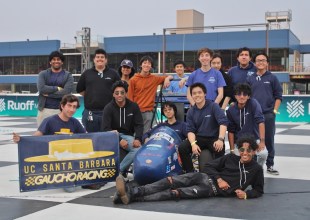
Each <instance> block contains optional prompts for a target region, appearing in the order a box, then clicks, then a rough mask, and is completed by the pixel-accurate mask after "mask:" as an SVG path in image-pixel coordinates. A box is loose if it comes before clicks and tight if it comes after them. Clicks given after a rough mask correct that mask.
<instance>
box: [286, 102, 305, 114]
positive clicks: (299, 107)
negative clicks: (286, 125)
mask: <svg viewBox="0 0 310 220" xmlns="http://www.w3.org/2000/svg"><path fill="white" fill-rule="evenodd" d="M286 104H287V113H288V114H289V115H288V117H290V118H298V117H299V116H304V115H305V114H304V109H305V107H304V105H303V104H302V100H293V101H291V102H287V103H286Z"/></svg>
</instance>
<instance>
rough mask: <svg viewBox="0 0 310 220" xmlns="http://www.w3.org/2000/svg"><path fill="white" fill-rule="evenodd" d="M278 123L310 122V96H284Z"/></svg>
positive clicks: (277, 119)
mask: <svg viewBox="0 0 310 220" xmlns="http://www.w3.org/2000/svg"><path fill="white" fill-rule="evenodd" d="M279 113H280V114H277V118H276V121H277V122H310V96H308V95H299V96H296V95H291V96H284V97H283V99H282V103H281V106H280V108H279Z"/></svg>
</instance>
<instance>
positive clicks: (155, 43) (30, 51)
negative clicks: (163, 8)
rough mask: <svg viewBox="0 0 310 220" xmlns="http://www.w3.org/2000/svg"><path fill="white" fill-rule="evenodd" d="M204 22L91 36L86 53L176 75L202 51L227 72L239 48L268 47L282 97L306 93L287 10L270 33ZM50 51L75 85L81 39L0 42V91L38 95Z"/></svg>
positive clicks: (182, 15) (308, 77)
mask: <svg viewBox="0 0 310 220" xmlns="http://www.w3.org/2000/svg"><path fill="white" fill-rule="evenodd" d="M203 17H204V15H203V14H202V13H200V12H197V11H195V10H181V11H177V28H175V29H170V32H169V33H168V34H167V35H164V34H163V35H155V34H153V35H149V36H124V37H96V38H93V37H92V38H91V43H90V45H91V46H90V47H91V48H90V51H93V50H95V49H97V48H104V49H105V50H106V51H107V53H108V54H109V59H108V64H109V66H110V67H112V68H115V69H117V68H118V67H119V64H120V63H121V61H122V60H123V59H125V58H127V59H130V60H132V61H133V63H134V66H135V67H136V68H138V62H139V60H140V59H141V57H142V56H144V55H150V56H151V57H152V58H153V59H154V63H155V65H154V66H155V68H154V70H153V71H154V72H155V73H162V72H164V73H169V72H174V71H173V63H174V62H175V61H176V60H184V61H185V63H186V65H187V69H186V72H192V71H193V70H195V69H196V68H197V67H199V61H198V58H197V55H196V53H197V50H198V49H199V48H202V47H208V48H211V49H213V50H214V51H215V52H216V53H220V54H221V56H222V57H223V60H224V62H223V67H224V70H225V71H227V70H228V69H229V68H230V67H232V66H235V65H236V56H235V54H236V51H237V50H238V48H240V47H244V46H246V47H249V48H251V49H252V51H253V54H255V53H256V52H258V51H265V50H266V48H268V53H269V56H270V63H269V69H270V70H271V71H272V72H273V73H275V74H276V75H277V77H278V78H279V80H280V82H281V83H282V86H283V91H284V94H310V68H309V67H307V66H304V55H305V54H310V44H301V43H300V40H299V39H298V37H297V36H296V35H295V34H294V33H293V32H292V31H291V30H290V21H291V20H292V14H291V11H287V12H266V15H265V18H266V24H268V28H266V27H264V26H263V25H260V27H257V26H256V25H255V24H252V25H251V24H249V25H239V26H238V25H231V26H209V27H204V26H203V25H204V24H203V20H204V18H203ZM188 25H191V26H189V27H187V26H188ZM164 37H165V53H163V48H164V47H163V46H164V43H163V39H164ZM53 50H60V51H62V52H63V53H64V55H65V56H66V61H65V63H64V69H67V70H68V71H70V72H71V73H72V74H74V78H75V82H77V81H78V78H79V75H80V74H81V58H82V57H81V54H82V46H81V39H80V38H79V36H77V37H76V43H75V44H73V45H70V44H61V43H60V40H42V41H29V40H27V41H22V42H2V43H1V42H0V92H3V93H5V92H19V93H28V92H29V93H36V92H37V89H36V85H35V83H36V79H37V74H38V73H39V72H40V71H41V70H42V69H46V68H47V67H48V55H49V53H50V52H51V51H53ZM91 54H92V52H91ZM163 54H165V62H164V64H165V65H163ZM92 58H93V57H92V56H91V57H90V60H91V61H92ZM163 67H164V69H163Z"/></svg>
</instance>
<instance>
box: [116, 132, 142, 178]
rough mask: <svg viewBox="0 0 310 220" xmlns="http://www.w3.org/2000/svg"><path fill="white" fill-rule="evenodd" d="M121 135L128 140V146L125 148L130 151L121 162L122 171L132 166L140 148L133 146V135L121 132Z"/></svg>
mask: <svg viewBox="0 0 310 220" xmlns="http://www.w3.org/2000/svg"><path fill="white" fill-rule="evenodd" d="M119 136H120V137H121V139H124V140H126V141H127V142H128V147H127V148H126V149H124V150H126V151H127V152H128V154H127V155H126V156H125V158H124V159H123V160H122V162H121V164H120V172H126V170H127V169H128V168H129V167H130V164H132V163H133V160H134V158H135V155H136V153H137V152H138V150H139V149H140V148H135V147H133V141H134V140H135V138H134V137H133V136H130V135H125V134H122V133H120V134H119Z"/></svg>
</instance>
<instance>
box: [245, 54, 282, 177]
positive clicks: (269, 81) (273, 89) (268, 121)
mask: <svg viewBox="0 0 310 220" xmlns="http://www.w3.org/2000/svg"><path fill="white" fill-rule="evenodd" d="M254 60H255V65H256V68H257V72H256V73H255V74H253V75H252V76H250V77H249V78H248V79H247V83H248V84H249V85H250V86H251V90H252V98H255V99H256V100H257V101H258V103H259V104H260V105H261V108H262V111H263V114H264V117H265V128H266V131H265V143H266V147H267V150H268V157H267V161H266V165H267V173H269V174H272V175H279V172H278V171H277V170H276V169H274V168H273V166H274V156H275V148H274V136H275V131H276V125H275V121H276V114H278V109H279V107H280V104H281V101H282V92H283V90H282V87H281V85H280V82H279V80H278V78H277V77H276V76H275V75H273V74H272V73H271V72H270V71H268V70H267V68H268V64H269V57H268V55H267V54H266V53H264V52H260V53H258V54H256V56H255V57H254Z"/></svg>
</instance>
